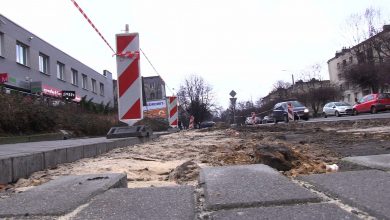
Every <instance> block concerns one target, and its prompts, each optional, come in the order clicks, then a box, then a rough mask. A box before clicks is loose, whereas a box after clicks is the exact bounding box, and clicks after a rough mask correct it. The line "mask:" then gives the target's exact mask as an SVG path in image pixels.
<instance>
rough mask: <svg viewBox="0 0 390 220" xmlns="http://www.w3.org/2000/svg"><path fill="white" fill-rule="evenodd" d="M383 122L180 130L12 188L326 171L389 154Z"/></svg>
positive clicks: (172, 181)
mask: <svg viewBox="0 0 390 220" xmlns="http://www.w3.org/2000/svg"><path fill="white" fill-rule="evenodd" d="M386 123H387V125H386ZM386 123H384V122H383V121H379V122H378V123H377V124H375V123H374V122H372V121H371V122H359V125H360V126H361V127H356V123H352V122H348V123H347V122H337V123H333V124H331V123H328V122H327V123H291V124H289V125H286V124H284V125H283V124H278V125H266V126H263V125H262V126H258V127H242V128H237V129H231V128H229V129H222V128H219V129H204V130H190V131H181V132H178V133H174V134H170V135H166V136H161V137H159V138H158V139H156V140H153V141H150V142H147V143H143V144H139V145H135V146H130V147H126V148H121V149H115V150H112V151H111V152H109V153H106V154H103V155H100V156H99V157H96V158H90V159H82V160H79V161H76V162H74V163H69V164H62V165H59V166H58V167H57V168H55V169H50V170H45V171H40V172H36V173H34V174H33V175H32V176H31V177H30V178H28V180H23V181H21V182H19V183H17V184H16V185H14V186H11V188H12V187H13V188H17V187H29V186H34V185H36V184H40V183H43V182H47V181H48V180H50V179H54V178H56V177H57V176H62V175H83V174H92V173H107V172H116V173H118V172H119V173H122V172H124V173H126V174H127V177H128V187H130V188H135V187H150V186H169V185H176V184H191V185H195V184H196V180H197V178H198V175H199V169H200V168H201V167H205V166H225V165H241V164H256V163H263V164H267V165H270V166H272V167H274V168H275V169H277V170H279V171H280V172H282V173H283V174H285V175H286V176H292V177H294V176H298V175H304V174H313V173H324V172H326V165H329V164H334V163H335V164H340V158H343V157H345V156H351V155H369V154H381V153H390V144H389V143H390V135H389V133H390V120H388V121H387V122H386ZM370 126H371V128H370ZM378 127H379V128H378ZM362 128H364V130H362ZM357 129H359V130H357ZM340 130H343V131H345V132H340ZM3 188H4V187H3ZM7 188H9V186H7Z"/></svg>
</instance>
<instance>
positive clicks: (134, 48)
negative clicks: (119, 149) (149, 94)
mask: <svg viewBox="0 0 390 220" xmlns="http://www.w3.org/2000/svg"><path fill="white" fill-rule="evenodd" d="M116 51H117V54H116V55H117V57H116V63H117V71H118V115H119V120H120V121H122V122H124V123H127V124H128V125H133V124H134V123H135V122H137V121H138V120H141V119H142V118H143V111H142V98H141V97H142V80H141V74H140V68H139V62H140V61H139V59H140V56H139V35H138V33H125V34H117V35H116Z"/></svg>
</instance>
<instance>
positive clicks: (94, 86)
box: [91, 79, 96, 93]
mask: <svg viewBox="0 0 390 220" xmlns="http://www.w3.org/2000/svg"><path fill="white" fill-rule="evenodd" d="M91 82H92V92H93V93H96V80H94V79H91Z"/></svg>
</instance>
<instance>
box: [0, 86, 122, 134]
mask: <svg viewBox="0 0 390 220" xmlns="http://www.w3.org/2000/svg"><path fill="white" fill-rule="evenodd" d="M0 103H1V107H0V133H2V134H11V135H22V134H35V133H44V132H50V133H51V132H56V131H58V130H59V129H65V130H70V131H72V132H74V133H75V134H76V135H78V136H84V135H88V136H99V135H105V134H107V132H108V130H109V129H110V128H111V127H113V126H116V125H117V124H118V120H117V116H116V115H115V114H112V113H111V114H109V112H108V111H105V112H104V113H103V112H101V113H99V114H98V113H92V112H88V111H85V110H83V109H82V107H81V106H80V105H77V104H75V103H65V104H63V105H59V106H50V105H48V104H47V103H46V102H45V101H44V100H43V99H42V98H41V97H35V96H26V95H22V94H3V93H0Z"/></svg>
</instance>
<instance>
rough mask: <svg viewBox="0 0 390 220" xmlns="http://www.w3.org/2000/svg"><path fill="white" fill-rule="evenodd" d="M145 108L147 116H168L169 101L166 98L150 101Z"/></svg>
mask: <svg viewBox="0 0 390 220" xmlns="http://www.w3.org/2000/svg"><path fill="white" fill-rule="evenodd" d="M143 109H144V116H145V117H149V118H167V103H166V101H165V100H158V101H149V102H147V106H144V107H143Z"/></svg>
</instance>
